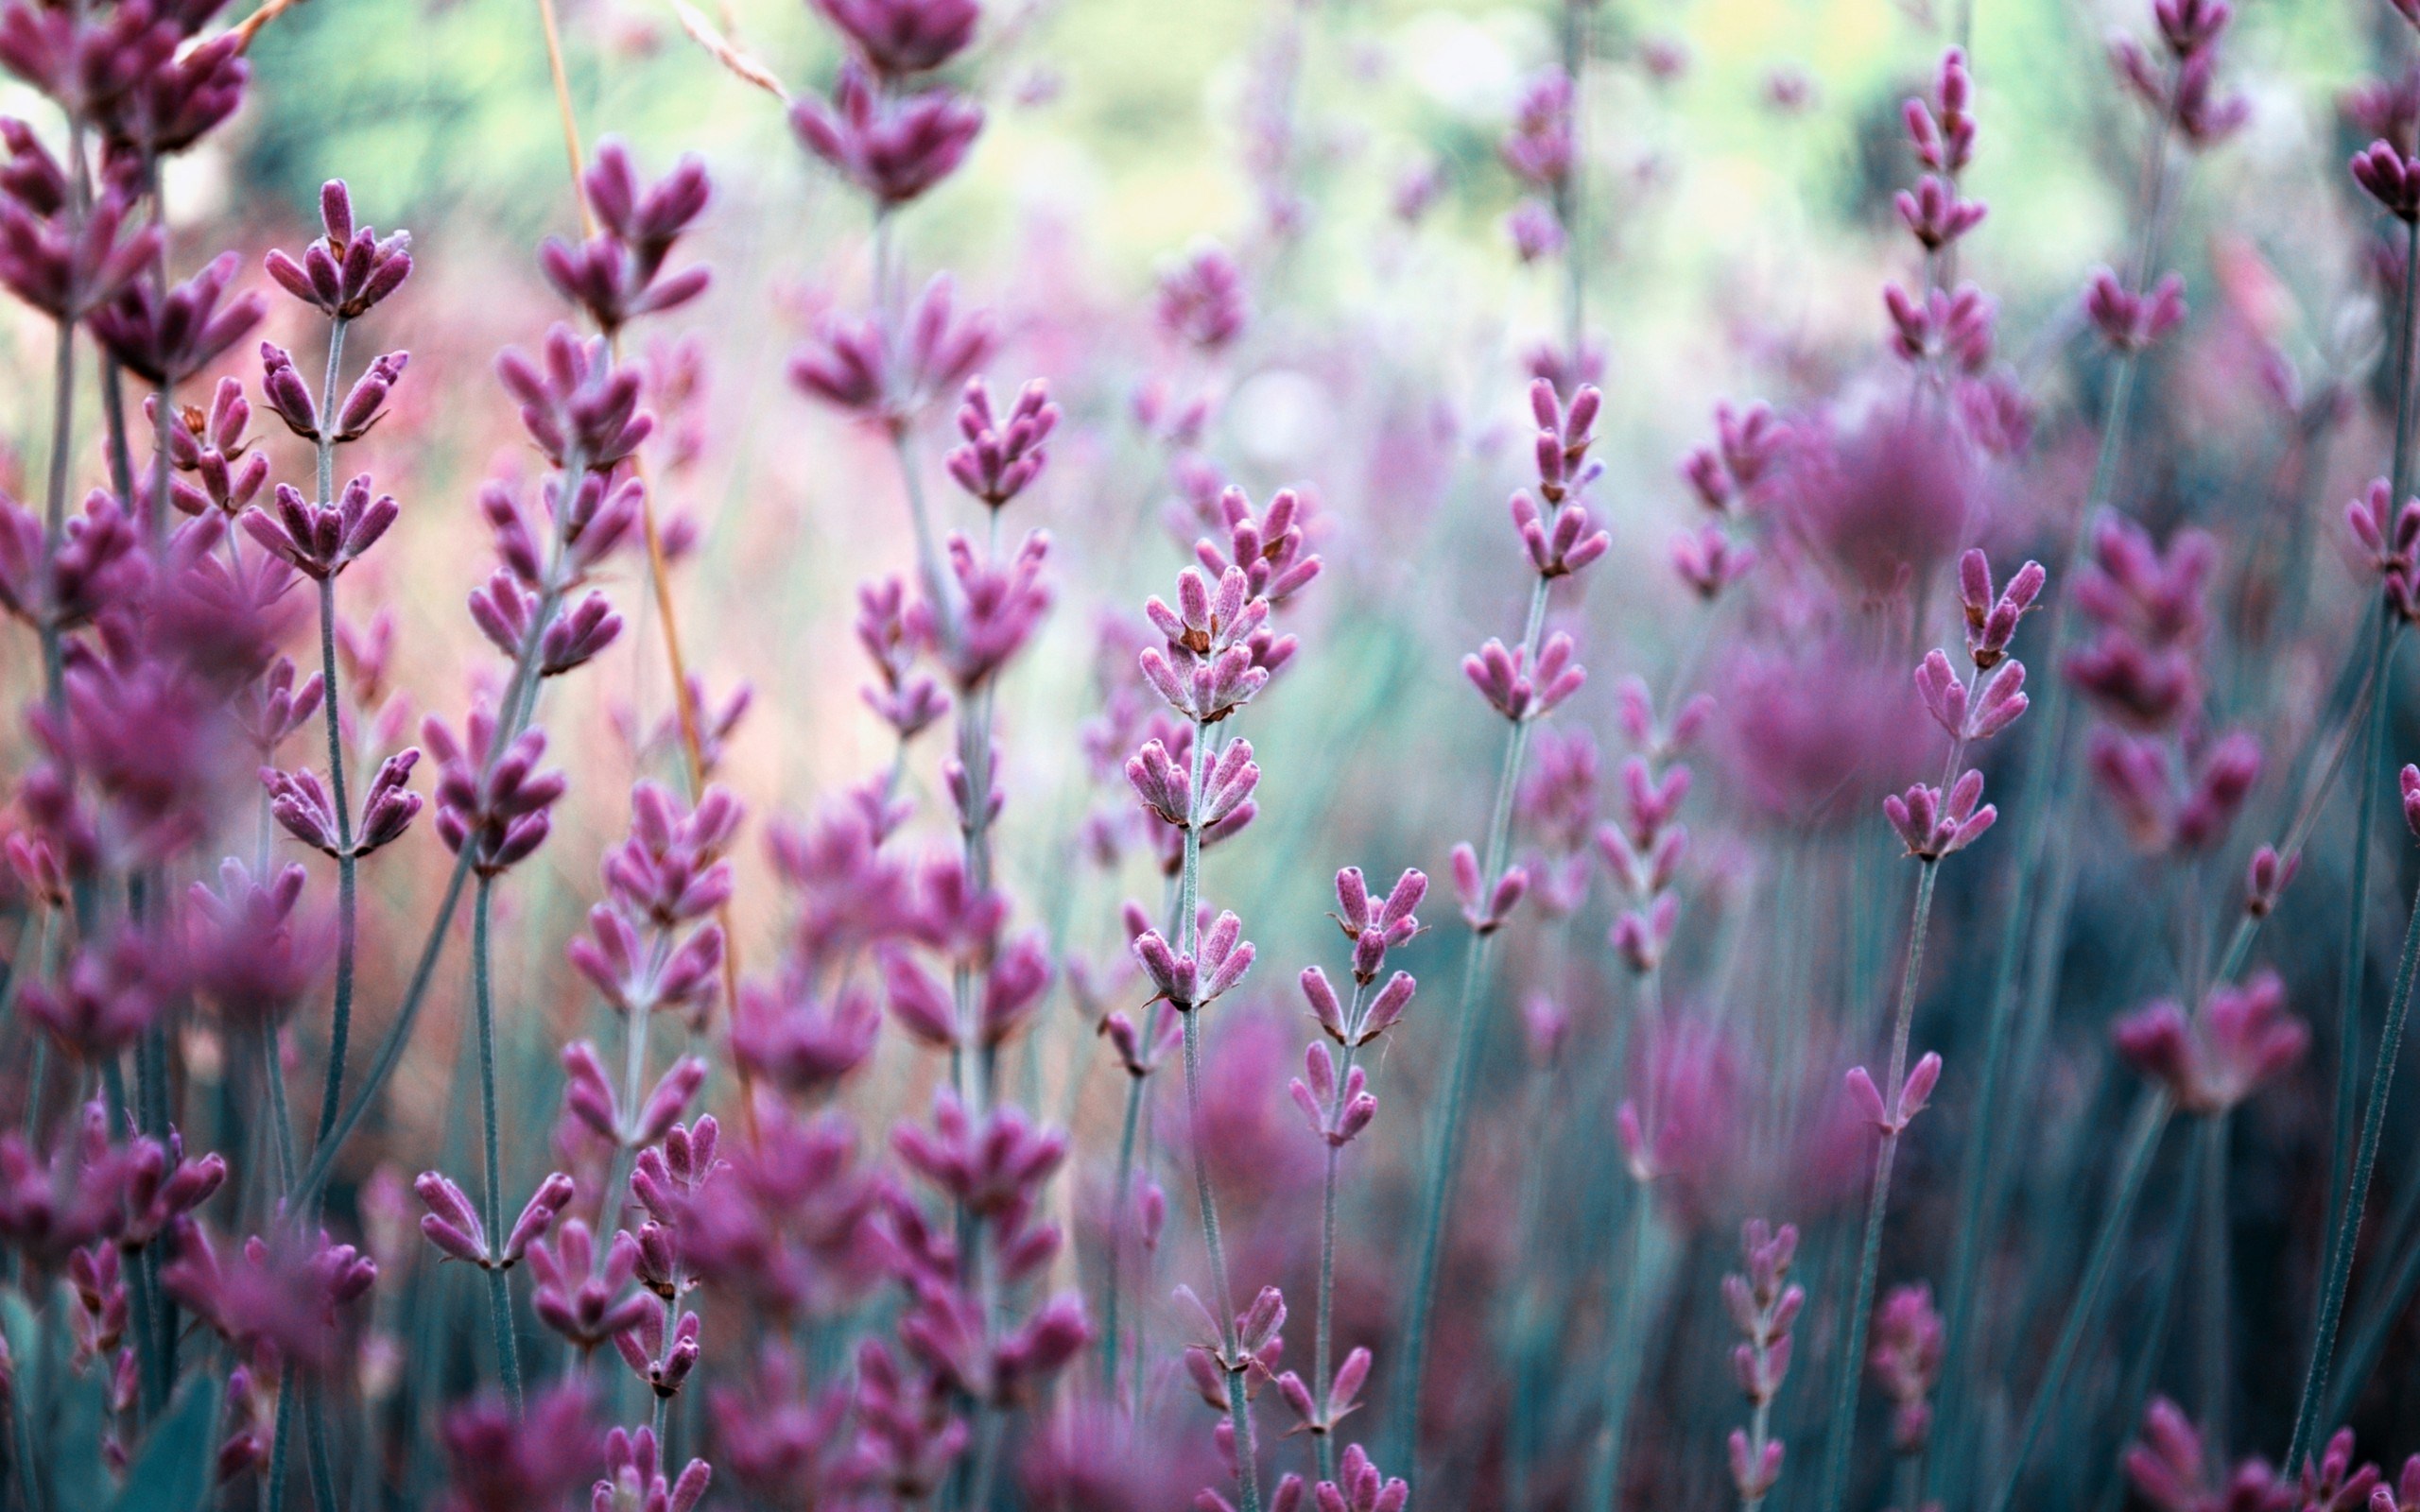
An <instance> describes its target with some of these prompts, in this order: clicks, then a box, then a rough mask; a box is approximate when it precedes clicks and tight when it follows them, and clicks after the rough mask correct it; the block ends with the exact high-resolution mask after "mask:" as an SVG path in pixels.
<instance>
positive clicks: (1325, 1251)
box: [1311, 1144, 1343, 1481]
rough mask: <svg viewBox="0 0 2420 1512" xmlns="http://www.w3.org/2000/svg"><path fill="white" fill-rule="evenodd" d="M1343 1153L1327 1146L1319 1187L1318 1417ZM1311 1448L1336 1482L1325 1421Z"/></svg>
mask: <svg viewBox="0 0 2420 1512" xmlns="http://www.w3.org/2000/svg"><path fill="white" fill-rule="evenodd" d="M1342 1153H1343V1151H1342V1150H1341V1149H1340V1147H1338V1146H1337V1145H1334V1144H1331V1145H1329V1146H1328V1147H1327V1169H1326V1171H1325V1172H1324V1173H1323V1174H1322V1179H1321V1186H1320V1297H1319V1325H1318V1331H1317V1332H1316V1333H1315V1334H1314V1340H1315V1342H1314V1344H1313V1349H1312V1357H1311V1383H1312V1386H1311V1389H1312V1390H1314V1391H1316V1392H1318V1393H1319V1397H1318V1401H1319V1407H1320V1416H1321V1417H1322V1419H1324V1418H1325V1417H1326V1415H1327V1387H1328V1382H1329V1381H1330V1379H1332V1378H1331V1376H1330V1373H1329V1371H1330V1365H1331V1362H1332V1359H1333V1351H1334V1349H1335V1347H1336V1345H1335V1331H1336V1325H1335V1315H1334V1314H1335V1311H1336V1161H1337V1157H1338V1156H1340V1155H1341V1154H1342ZM1311 1437H1312V1439H1313V1441H1314V1447H1315V1448H1316V1449H1317V1451H1318V1453H1319V1466H1320V1479H1321V1480H1322V1481H1333V1480H1335V1479H1336V1435H1335V1433H1334V1432H1333V1431H1332V1429H1331V1427H1330V1425H1329V1424H1327V1423H1326V1422H1324V1421H1322V1422H1320V1423H1317V1424H1314V1425H1313V1427H1312V1430H1311Z"/></svg>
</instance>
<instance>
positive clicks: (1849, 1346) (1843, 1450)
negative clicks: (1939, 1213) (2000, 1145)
mask: <svg viewBox="0 0 2420 1512" xmlns="http://www.w3.org/2000/svg"><path fill="white" fill-rule="evenodd" d="M1921 865H1922V868H1923V869H1922V870H1921V871H1919V872H1918V873H1917V874H1916V902H1915V910H1914V913H1913V915H1912V916H1911V917H1910V920H1909V923H1908V965H1907V970H1906V971H1904V972H1903V973H1902V974H1901V976H1900V978H1899V1010H1898V1014H1897V1016H1896V1019H1895V1021H1894V1022H1893V1025H1892V1029H1891V1068H1890V1076H1889V1078H1888V1079H1887V1080H1886V1081H1885V1082H1884V1083H1883V1084H1882V1087H1881V1089H1880V1091H1881V1093H1882V1095H1883V1097H1884V1098H1886V1099H1888V1104H1887V1106H1888V1108H1889V1113H1888V1115H1887V1116H1888V1118H1889V1120H1890V1122H1889V1123H1887V1124H1885V1125H1883V1129H1882V1139H1881V1143H1880V1145H1879V1147H1878V1148H1877V1149H1876V1151H1875V1156H1874V1188H1873V1192H1872V1194H1870V1195H1869V1196H1868V1197H1867V1199H1866V1208H1865V1239H1864V1242H1863V1244H1862V1245H1861V1246H1859V1248H1858V1267H1857V1280H1856V1285H1855V1289H1854V1290H1853V1291H1852V1292H1851V1293H1850V1296H1849V1308H1848V1313H1847V1315H1846V1319H1845V1321H1846V1324H1847V1328H1848V1342H1847V1343H1846V1344H1845V1345H1843V1346H1842V1347H1841V1356H1840V1360H1839V1363H1838V1364H1837V1365H1835V1366H1834V1367H1833V1371H1834V1374H1833V1384H1832V1419H1831V1426H1830V1427H1829V1428H1828V1429H1826V1430H1825V1432H1824V1483H1823V1486H1824V1489H1823V1495H1822V1497H1821V1499H1820V1500H1819V1502H1818V1503H1817V1504H1818V1505H1820V1506H1822V1507H1823V1508H1824V1512H1838V1508H1839V1507H1840V1505H1841V1496H1842V1494H1843V1493H1844V1492H1845V1491H1846V1490H1847V1487H1848V1474H1849V1452H1850V1450H1851V1449H1852V1448H1854V1447H1855V1443H1856V1439H1857V1402H1858V1384H1859V1383H1861V1382H1863V1381H1864V1379H1865V1332H1866V1325H1867V1323H1868V1321H1869V1314H1872V1313H1873V1311H1874V1288H1875V1284H1876V1279H1877V1278H1878V1276H1879V1274H1880V1272H1881V1267H1882V1222H1883V1218H1884V1216H1885V1215H1886V1213H1887V1212H1888V1211H1889V1209H1890V1206H1891V1173H1892V1168H1893V1166H1894V1165H1896V1164H1897V1163H1898V1159H1899V1134H1900V1128H1901V1124H1902V1121H1903V1119H1904V1117H1905V1109H1903V1108H1901V1107H1900V1106H1899V1091H1900V1087H1901V1084H1902V1083H1903V1082H1904V1081H1905V1080H1906V1078H1907V1073H1908V1038H1909V1034H1910V1030H1911V1029H1912V1028H1913V1027H1914V1024H1915V1017H1916V988H1917V986H1918V984H1919V982H1920V981H1921V979H1922V975H1923V971H1924V961H1925V929H1926V926H1927V924H1928V923H1930V922H1931V919H1932V893H1933V885H1934V884H1935V883H1936V882H1938V881H1939V880H1940V876H1941V863H1940V862H1939V861H1937V860H1927V861H1925V862H1923V863H1922V864H1921Z"/></svg>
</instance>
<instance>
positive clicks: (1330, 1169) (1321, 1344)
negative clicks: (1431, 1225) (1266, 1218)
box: [1311, 978, 1368, 1481]
mask: <svg viewBox="0 0 2420 1512" xmlns="http://www.w3.org/2000/svg"><path fill="white" fill-rule="evenodd" d="M1367 990H1368V988H1366V987H1365V986H1364V985H1363V984H1362V983H1361V982H1360V981H1359V979H1358V978H1357V979H1356V980H1355V981H1354V984H1353V1003H1352V1005H1351V1007H1349V1008H1348V1009H1346V1011H1345V1015H1344V1022H1346V1023H1348V1024H1354V1025H1358V1024H1359V1023H1360V1022H1361V998H1362V994H1363V993H1364V992H1366V991H1367ZM1354 1050H1355V1047H1354V1046H1352V1045H1346V1046H1345V1047H1344V1058H1343V1063H1342V1064H1340V1065H1339V1066H1338V1067H1337V1068H1336V1089H1337V1091H1336V1095H1337V1097H1338V1098H1339V1099H1340V1100H1341V1099H1342V1097H1343V1096H1344V1084H1345V1081H1346V1079H1347V1078H1348V1077H1350V1076H1351V1075H1352V1074H1353V1053H1354ZM1331 1111H1334V1109H1331ZM1343 1154H1344V1148H1343V1146H1341V1145H1339V1144H1330V1145H1329V1146H1328V1147H1327V1160H1326V1168H1325V1170H1324V1171H1323V1172H1322V1176H1321V1180H1320V1292H1319V1306H1318V1324H1317V1327H1316V1329H1315V1330H1314V1332H1313V1333H1312V1341H1313V1342H1312V1347H1311V1391H1312V1393H1313V1396H1314V1398H1315V1399H1316V1400H1318V1402H1319V1404H1320V1417H1321V1419H1322V1420H1321V1421H1320V1422H1319V1423H1317V1424H1315V1425H1313V1427H1312V1430H1311V1436H1312V1438H1313V1439H1314V1440H1315V1441H1316V1442H1315V1447H1316V1448H1317V1450H1318V1452H1319V1466H1320V1479H1321V1480H1322V1481H1333V1480H1335V1479H1336V1434H1335V1432H1334V1425H1333V1424H1331V1423H1329V1422H1327V1421H1326V1420H1325V1419H1326V1417H1327V1399H1328V1387H1329V1386H1330V1385H1332V1384H1334V1383H1335V1381H1336V1372H1335V1368H1334V1365H1335V1359H1336V1352H1335V1351H1336V1189H1337V1181H1336V1175H1337V1162H1338V1160H1340V1158H1341V1157H1342V1155H1343Z"/></svg>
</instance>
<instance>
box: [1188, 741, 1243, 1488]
mask: <svg viewBox="0 0 2420 1512" xmlns="http://www.w3.org/2000/svg"><path fill="white" fill-rule="evenodd" d="M1209 747H1210V727H1209V726H1207V725H1205V724H1203V723H1201V721H1200V720H1196V721H1194V725H1193V781H1192V785H1191V787H1190V788H1189V789H1188V791H1189V792H1191V793H1192V794H1193V795H1194V798H1193V801H1194V803H1195V805H1196V809H1197V812H1198V810H1199V805H1200V803H1201V774H1202V766H1203V761H1202V758H1203V755H1204V753H1205V752H1207V751H1208V749H1209ZM1193 817H1194V816H1192V815H1188V816H1187V818H1188V820H1190V819H1192V818H1193ZM1200 900H1201V825H1200V824H1198V823H1193V822H1188V823H1187V824H1186V825H1185V827H1184V860H1183V861H1182V863H1181V866H1180V869H1179V871H1178V873H1177V900H1176V902H1177V920H1176V924H1177V942H1178V944H1177V954H1180V955H1189V954H1194V953H1195V952H1197V951H1198V950H1200V948H1201V931H1200V929H1199V927H1198V924H1199V921H1200V917H1201V907H1200ZM1182 1017H1183V1019H1184V1108H1185V1117H1186V1120H1187V1122H1186V1125H1185V1126H1186V1127H1187V1128H1188V1129H1189V1130H1190V1131H1191V1135H1192V1137H1191V1139H1190V1140H1189V1141H1188V1142H1187V1143H1190V1144H1192V1146H1193V1187H1194V1193H1195V1194H1196V1196H1197V1197H1199V1199H1200V1201H1201V1242H1202V1247H1203V1248H1205V1249H1206V1250H1208V1251H1209V1256H1210V1291H1211V1296H1212V1298H1213V1300H1212V1302H1211V1305H1212V1306H1213V1307H1216V1308H1217V1309H1218V1317H1219V1341H1220V1343H1221V1345H1222V1346H1223V1352H1224V1354H1225V1357H1226V1359H1227V1360H1228V1362H1230V1363H1229V1366H1228V1373H1227V1420H1228V1422H1229V1423H1230V1424H1231V1425H1232V1426H1233V1427H1234V1429H1235V1435H1236V1478H1237V1480H1238V1481H1239V1482H1240V1483H1241V1484H1242V1487H1243V1512H1260V1465H1259V1462H1258V1460H1257V1458H1256V1456H1255V1455H1254V1453H1253V1435H1252V1406H1251V1403H1250V1401H1249V1400H1247V1399H1246V1397H1245V1395H1244V1378H1243V1371H1242V1369H1241V1368H1240V1367H1239V1366H1236V1365H1235V1364H1234V1363H1233V1362H1234V1361H1235V1359H1236V1294H1235V1289H1234V1287H1233V1286H1232V1285H1230V1284H1229V1282H1228V1279H1227V1248H1226V1245H1225V1242H1224V1241H1223V1240H1221V1239H1220V1237H1219V1199H1218V1195H1217V1194H1216V1193H1214V1192H1213V1191H1212V1190H1211V1187H1210V1150H1209V1139H1208V1125H1205V1124H1204V1123H1203V1122H1202V1119H1201V1022H1200V1021H1201V1009H1200V1008H1199V1007H1197V1006H1195V1005H1190V1004H1187V1005H1184V1014H1183V1015H1182Z"/></svg>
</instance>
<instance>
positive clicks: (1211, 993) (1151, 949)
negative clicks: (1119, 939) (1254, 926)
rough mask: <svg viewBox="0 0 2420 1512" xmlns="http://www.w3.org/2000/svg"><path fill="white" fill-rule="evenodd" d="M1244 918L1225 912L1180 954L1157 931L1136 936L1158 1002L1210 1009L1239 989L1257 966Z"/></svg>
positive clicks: (1181, 1009)
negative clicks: (1245, 934)
mask: <svg viewBox="0 0 2420 1512" xmlns="http://www.w3.org/2000/svg"><path fill="white" fill-rule="evenodd" d="M1242 935H1243V921H1242V920H1241V919H1237V918H1236V916H1235V915H1234V914H1233V913H1232V912H1230V913H1222V914H1220V915H1219V917H1218V918H1217V919H1214V920H1213V921H1212V922H1211V924H1210V927H1209V928H1208V929H1206V930H1203V931H1202V932H1201V943H1200V945H1199V946H1198V947H1197V948H1196V950H1195V952H1194V953H1192V954H1178V953H1177V952H1175V951H1174V950H1172V949H1170V948H1169V946H1168V942H1167V940H1165V939H1163V938H1161V937H1160V934H1159V931H1157V930H1150V929H1147V930H1145V931H1144V932H1143V933H1142V934H1140V935H1137V936H1135V937H1134V945H1133V951H1134V958H1135V959H1136V960H1137V961H1140V962H1141V963H1142V965H1143V971H1144V974H1145V975H1147V976H1149V977H1150V979H1151V985H1152V986H1153V988H1155V989H1156V991H1155V992H1154V995H1153V998H1152V1001H1154V1002H1159V1001H1162V1000H1165V1001H1166V1002H1167V1004H1168V1005H1169V1006H1171V1007H1173V1008H1175V1009H1176V1010H1177V1011H1178V1012H1179V1013H1191V1012H1193V1011H1194V1010H1195V1009H1197V1008H1204V1007H1207V1006H1209V1005H1210V1004H1211V1003H1213V1002H1214V1001H1216V1000H1217V999H1218V998H1219V997H1221V996H1223V995H1225V994H1226V993H1227V992H1229V991H1231V990H1233V989H1234V988H1235V987H1236V984H1237V983H1239V982H1241V981H1242V980H1243V979H1244V973H1245V972H1246V971H1250V970H1251V969H1252V961H1253V944H1252V941H1250V940H1248V939H1245V938H1243V937H1242Z"/></svg>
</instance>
